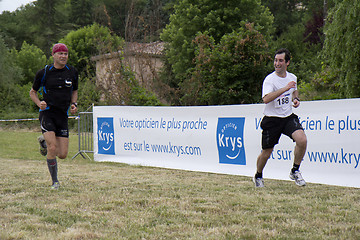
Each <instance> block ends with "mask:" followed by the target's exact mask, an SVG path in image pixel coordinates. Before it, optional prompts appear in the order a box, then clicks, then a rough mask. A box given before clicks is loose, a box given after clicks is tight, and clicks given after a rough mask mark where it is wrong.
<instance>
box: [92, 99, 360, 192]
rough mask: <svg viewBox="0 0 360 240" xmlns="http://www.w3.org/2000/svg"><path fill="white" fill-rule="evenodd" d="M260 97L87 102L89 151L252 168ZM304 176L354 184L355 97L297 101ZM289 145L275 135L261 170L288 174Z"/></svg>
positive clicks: (358, 183) (178, 165)
mask: <svg viewBox="0 0 360 240" xmlns="http://www.w3.org/2000/svg"><path fill="white" fill-rule="evenodd" d="M264 106H265V105H264V104H249V105H227V106H195V107H133V106H95V107H94V110H93V112H94V115H93V116H94V121H93V123H94V150H95V154H94V158H95V161H111V162H121V163H128V164H137V165H144V166H154V167H164V168H173V169H183V170H191V171H203V172H212V173H224V174H234V175H243V176H251V177H252V176H253V175H254V174H255V171H256V159H257V156H258V155H259V153H260V151H261V128H260V123H261V120H262V117H263V113H262V112H263V110H264ZM294 112H295V114H297V115H298V116H299V117H300V122H301V124H302V126H303V128H304V130H305V133H306V135H307V138H308V148H307V152H306V154H305V156H304V160H303V162H302V165H301V167H300V170H301V172H302V175H303V177H304V179H305V180H306V181H307V182H312V183H322V184H330V185H339V186H350V187H360V170H359V169H360V166H359V160H360V99H347V100H329V101H312V102H301V105H300V107H299V108H297V109H294ZM294 146H295V143H293V142H292V140H291V139H290V138H288V137H287V136H285V135H283V136H282V137H281V139H280V142H279V144H278V145H276V146H275V148H274V151H273V154H272V155H271V157H270V159H269V161H268V163H267V165H266V166H265V169H264V178H265V179H266V178H271V179H281V180H289V173H290V169H291V168H292V165H293V160H294Z"/></svg>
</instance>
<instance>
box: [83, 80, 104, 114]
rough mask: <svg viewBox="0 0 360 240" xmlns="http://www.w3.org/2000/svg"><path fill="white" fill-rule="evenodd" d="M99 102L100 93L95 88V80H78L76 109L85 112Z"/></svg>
mask: <svg viewBox="0 0 360 240" xmlns="http://www.w3.org/2000/svg"><path fill="white" fill-rule="evenodd" d="M99 102H100V93H99V91H98V89H97V88H96V84H95V79H94V78H93V79H88V78H80V82H79V90H78V103H79V104H78V109H79V111H86V110H87V109H88V107H89V106H91V105H92V104H98V103H99Z"/></svg>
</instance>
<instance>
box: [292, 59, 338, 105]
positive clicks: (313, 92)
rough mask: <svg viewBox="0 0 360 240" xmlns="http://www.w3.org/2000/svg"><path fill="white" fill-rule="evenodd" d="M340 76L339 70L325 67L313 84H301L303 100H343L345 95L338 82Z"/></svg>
mask: <svg viewBox="0 0 360 240" xmlns="http://www.w3.org/2000/svg"><path fill="white" fill-rule="evenodd" d="M338 76H339V72H338V70H336V69H331V68H329V67H327V66H325V65H323V67H322V71H321V72H320V73H316V74H315V76H314V79H313V80H312V81H311V82H307V83H301V84H300V86H299V89H300V92H301V93H302V95H301V98H302V99H306V100H324V99H339V98H343V97H344V95H343V93H342V92H341V91H339V88H340V85H341V83H340V82H339V81H338Z"/></svg>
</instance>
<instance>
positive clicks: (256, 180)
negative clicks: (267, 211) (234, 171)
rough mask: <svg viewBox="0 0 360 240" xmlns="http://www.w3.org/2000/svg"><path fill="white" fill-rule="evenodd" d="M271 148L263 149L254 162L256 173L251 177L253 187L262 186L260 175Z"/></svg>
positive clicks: (262, 181)
mask: <svg viewBox="0 0 360 240" xmlns="http://www.w3.org/2000/svg"><path fill="white" fill-rule="evenodd" d="M272 151H273V148H268V149H263V150H262V151H261V153H260V154H259V156H258V158H257V162H256V174H255V176H254V178H253V181H254V183H255V187H264V180H263V176H262V172H263V169H264V167H265V165H266V163H267V160H268V159H269V158H270V155H271V153H272Z"/></svg>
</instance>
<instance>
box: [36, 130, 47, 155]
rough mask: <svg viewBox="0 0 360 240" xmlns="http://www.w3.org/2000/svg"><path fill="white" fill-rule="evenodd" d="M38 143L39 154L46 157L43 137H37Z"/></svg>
mask: <svg viewBox="0 0 360 240" xmlns="http://www.w3.org/2000/svg"><path fill="white" fill-rule="evenodd" d="M38 142H39V144H40V154H41V155H43V156H46V154H47V145H46V141H45V138H44V136H43V135H41V136H39V137H38Z"/></svg>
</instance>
